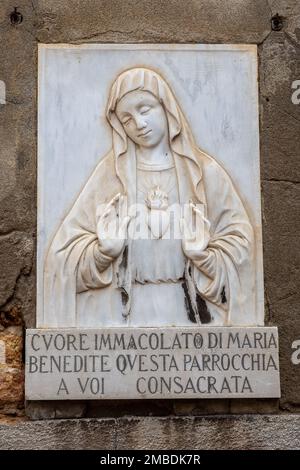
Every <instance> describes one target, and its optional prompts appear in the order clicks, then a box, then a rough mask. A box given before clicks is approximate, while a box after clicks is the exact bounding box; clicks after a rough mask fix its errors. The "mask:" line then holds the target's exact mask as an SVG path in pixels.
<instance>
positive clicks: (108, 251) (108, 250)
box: [97, 193, 131, 258]
mask: <svg viewBox="0 0 300 470" xmlns="http://www.w3.org/2000/svg"><path fill="white" fill-rule="evenodd" d="M124 212H125V197H124V196H122V195H121V194H120V193H119V194H117V195H116V196H115V197H113V198H112V200H111V201H110V202H109V203H108V204H107V206H106V207H105V209H104V212H103V213H102V214H100V215H99V216H97V236H98V240H99V248H100V251H101V253H103V254H104V255H107V256H110V257H111V258H117V257H118V256H119V255H120V254H121V252H122V250H123V248H124V245H125V240H126V239H127V229H128V224H129V222H130V220H131V217H130V216H128V215H125V216H124V215H123V214H124Z"/></svg>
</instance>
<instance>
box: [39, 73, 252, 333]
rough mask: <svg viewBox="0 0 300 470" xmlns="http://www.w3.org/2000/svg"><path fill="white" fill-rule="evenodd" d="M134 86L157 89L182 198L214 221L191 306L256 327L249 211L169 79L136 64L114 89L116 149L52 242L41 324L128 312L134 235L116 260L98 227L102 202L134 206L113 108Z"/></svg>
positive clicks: (190, 267) (116, 320)
mask: <svg viewBox="0 0 300 470" xmlns="http://www.w3.org/2000/svg"><path fill="white" fill-rule="evenodd" d="M135 90H143V91H147V92H150V93H152V94H153V95H154V96H155V97H156V98H157V99H158V100H159V102H160V103H161V105H162V106H163V108H164V110H165V113H166V118H167V122H168V131H169V143H170V147H171V150H172V153H173V158H174V163H175V170H176V173H177V181H178V194H179V202H180V203H181V204H188V203H189V202H190V201H191V200H192V201H193V202H195V203H201V204H202V208H203V210H204V216H205V217H206V218H207V219H208V220H209V221H210V243H209V246H208V248H207V250H206V251H205V252H204V253H203V254H202V257H200V258H199V260H198V261H197V262H195V263H194V262H191V261H189V260H187V265H186V280H187V295H188V296H189V304H190V305H191V308H192V309H193V310H194V311H195V313H197V311H198V313H199V308H200V307H199V306H201V301H203V299H204V300H205V302H206V303H207V305H208V306H209V309H210V311H211V312H212V313H213V314H214V315H216V317H218V312H221V313H220V315H221V316H220V318H221V317H222V318H223V320H222V322H221V323H220V324H244V325H246V324H252V325H254V324H256V316H255V302H256V299H255V289H254V284H255V282H254V279H255V268H254V264H253V256H254V243H253V231H252V227H251V224H250V222H249V219H248V216H247V213H246V211H245V208H244V206H243V204H242V202H241V200H240V198H239V196H238V195H237V193H236V191H235V189H234V187H233V185H232V182H231V180H230V178H229V177H228V175H227V174H226V172H225V171H224V170H223V168H222V167H221V166H220V165H219V164H218V163H217V162H216V161H215V160H214V159H213V158H212V157H210V156H209V155H207V154H205V153H204V152H203V151H201V150H200V149H199V148H198V147H197V146H196V144H195V141H194V138H193V135H192V133H191V130H190V128H189V125H188V123H187V121H186V119H185V117H184V115H183V113H182V111H181V109H180V107H179V105H178V103H177V101H176V99H175V97H174V95H173V93H172V91H171V89H170V87H169V86H168V85H167V83H166V82H165V81H164V80H163V79H162V77H161V76H160V75H159V74H158V73H156V72H154V71H152V70H150V69H146V68H133V69H130V70H127V71H125V72H123V73H122V74H121V75H119V76H118V77H117V79H116V80H115V82H114V83H113V85H112V87H111V91H110V96H109V99H108V104H107V110H106V116H107V119H108V121H109V123H110V125H111V127H112V150H111V151H110V152H109V153H108V155H107V156H106V157H104V158H103V159H102V160H101V161H100V163H99V164H98V165H97V167H96V168H95V170H94V172H93V174H92V175H91V177H90V178H89V180H88V181H87V183H86V185H85V186H84V188H83V190H82V192H81V193H80V195H79V196H78V198H77V200H76V201H75V203H74V205H73V207H72V208H71V210H70V212H69V214H68V215H67V216H66V218H65V219H64V221H63V222H62V224H61V226H60V227H59V229H58V231H57V232H56V235H55V236H54V238H53V241H52V243H51V245H50V247H49V250H48V254H47V258H46V261H45V270H44V306H43V315H41V316H40V317H43V321H42V322H41V323H42V324H41V325H38V326H86V325H87V324H89V323H88V322H87V321H85V320H81V319H84V318H86V317H88V316H89V315H90V313H89V312H91V310H93V311H94V312H96V313H94V315H95V318H96V319H95V322H94V323H92V322H91V323H90V325H91V326H99V325H101V324H102V322H101V315H102V312H108V314H109V315H110V320H109V321H110V323H107V324H108V325H111V326H115V325H120V326H121V325H122V324H123V323H122V321H123V322H124V318H126V317H127V316H128V315H129V314H130V292H131V288H132V284H133V281H134V280H133V279H132V273H131V264H130V260H131V248H132V247H131V245H132V243H131V240H128V241H127V246H126V248H125V249H124V250H123V253H122V254H121V255H120V257H119V259H118V260H116V261H115V262H111V261H112V260H109V259H107V257H105V256H103V255H101V253H99V243H98V238H97V229H96V226H97V214H98V215H99V207H100V206H105V204H107V203H108V202H109V201H110V200H111V199H112V197H114V196H115V195H116V194H117V193H119V192H121V193H123V194H125V195H126V196H127V202H128V205H134V204H135V203H136V154H135V144H134V143H133V142H132V141H131V140H130V139H129V138H128V137H127V135H126V133H125V131H124V128H123V125H122V124H121V122H120V121H119V119H118V117H117V115H116V112H115V111H116V106H117V103H118V102H119V101H120V100H121V98H122V97H123V96H125V95H126V94H127V93H130V92H131V91H135ZM108 289H109V292H110V293H109V294H107V292H108ZM116 296H117V297H118V298H122V301H121V302H120V303H119V304H118V303H114V302H113V301H112V298H113V297H114V298H115V297H116ZM96 298H99V302H98V303H97V302H96V300H95V299H96ZM202 303H203V302H202ZM116 305H119V307H113V306H116ZM120 310H121V311H120ZM103 314H104V313H103ZM122 314H123V315H122ZM161 314H162V315H163V312H161ZM196 318H198V320H199V318H200V317H199V315H196ZM174 320H175V321H176V319H174ZM97 321H98V323H97ZM200 322H201V319H200ZM175 324H176V323H175Z"/></svg>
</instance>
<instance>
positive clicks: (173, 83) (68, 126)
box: [27, 44, 278, 399]
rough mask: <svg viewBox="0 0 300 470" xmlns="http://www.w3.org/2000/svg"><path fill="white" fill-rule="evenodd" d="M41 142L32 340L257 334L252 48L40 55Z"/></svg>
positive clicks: (81, 50)
mask: <svg viewBox="0 0 300 470" xmlns="http://www.w3.org/2000/svg"><path fill="white" fill-rule="evenodd" d="M38 142H39V145H38V175H39V176H38V256H37V277H38V281H37V327H38V328H39V332H40V331H41V329H43V331H44V332H45V334H47V335H50V336H51V334H54V333H53V332H56V333H55V334H57V333H58V331H61V334H62V335H66V334H67V333H66V331H67V330H66V329H68V328H76V329H77V333H76V332H75V333H74V335H75V336H74V337H76V338H78V335H80V331H81V332H84V331H86V330H85V329H89V328H93V329H97V331H98V332H99V334H101V331H104V330H105V331H106V333H107V334H109V333H108V330H107V329H111V334H114V331H115V328H117V329H121V331H123V329H125V333H124V334H125V335H126V334H129V331H131V328H135V329H136V333H134V335H135V334H136V335H138V334H139V333H138V331H142V330H140V329H145V328H150V329H151V331H152V329H154V330H155V329H157V334H160V331H162V330H161V329H162V328H163V331H164V332H165V333H164V334H165V335H166V336H167V337H171V336H172V335H174V332H175V329H176V331H177V332H178V331H179V330H178V328H179V329H182V331H183V330H184V329H185V328H190V329H193V328H194V329H195V332H196V331H198V329H199V328H200V329H201V331H202V330H203V329H204V330H205V328H210V329H212V330H210V331H211V332H213V331H214V330H213V329H214V328H217V329H218V328H219V327H226V328H229V330H228V332H229V331H230V329H231V328H233V327H239V328H246V327H248V328H249V327H262V326H263V325H264V303H263V269H262V242H261V208H260V177H259V126H258V90H257V50H256V46H243V45H241V46H239V45H238V46H236V45H235V46H229V45H226V46H224V45H214V46H212V45H205V46H204V45H172V46H170V45H97V44H93V45H91V44H90V45H80V46H69V45H41V46H40V48H39V119H38ZM226 328H225V330H226ZM126 329H128V333H126ZM225 330H224V334H225ZM93 331H94V330H93ZM143 331H144V330H143ZM149 331H150V330H149ZM222 331H223V330H222ZM239 331H240V333H242V330H239ZM266 331H267V330H266ZM46 332H48V333H46ZM84 334H87V337H88V341H89V342H90V341H92V340H91V335H92V332H90V333H84ZM203 334H204V336H205V337H206V336H207V335H208V330H207V332H206V333H203ZM226 334H227V333H226ZM32 335H33V336H32ZM145 335H146V336H147V335H148V333H145ZM32 337H34V338H37V336H34V333H33V332H32V331H31V332H28V341H29V342H28V348H29V349H28V351H29V350H30V348H32V347H33V346H32V344H31V343H30V338H32ZM134 337H135V336H134ZM74 341H75V340H74ZM30 344H31V346H30ZM44 346H45V345H44ZM44 346H43V347H44ZM89 347H91V346H89ZM218 347H219V348H220V351H221V350H222V347H223V346H222V345H221V344H219V345H218ZM274 347H275V349H276V348H277V343H276V346H274ZM150 349H151V348H150ZM254 349H255V350H256V346H254ZM28 351H27V353H28ZM220 351H219V352H220ZM276 351H277V349H276ZM31 352H33V351H32V350H31ZM50 352H51V348H50V349H49V350H48V351H47V350H45V351H44V354H42V355H43V356H45V357H46V356H47V355H49V354H50ZM28 354H29V353H28ZM51 354H52V353H51ZM147 354H148V353H147ZM147 354H146V356H147ZM178 354H179V353H178ZM180 354H181V353H180ZM180 354H179V355H180ZM230 354H231V353H230ZM52 355H53V354H52ZM54 356H55V354H54ZM108 356H109V360H108V362H111V361H112V362H114V361H115V359H116V358H115V356H114V353H112V352H109V353H108ZM147 358H148V356H147ZM32 360H33V359H32ZM128 360H129V361H131V360H132V359H128ZM137 360H138V359H137ZM139 360H140V359H139ZM145 360H146V359H145ZM147 360H148V359H147ZM178 360H179V362H180V363H182V360H183V359H182V355H180V358H179V359H178ZM28 361H29V362H28ZM28 361H27V373H28V375H27V380H28V383H27V396H28V397H31V398H32V399H33V398H34V397H35V398H36V399H41V397H44V399H46V397H48V399H49V398H50V397H49V393H50V392H49V393H48V392H46V390H50V389H51V390H52V391H51V393H50V394H51V397H52V399H60V398H61V397H62V395H56V396H55V393H54V389H52V388H51V387H50V385H49V383H48V382H47V380H48V379H49V380H50V378H51V377H52V375H51V374H49V375H47V377H48V379H47V380H46V378H45V379H43V380H44V381H43V383H44V386H43V387H42V389H41V390H44V392H42V393H41V394H39V392H38V391H37V387H38V383H39V381H38V378H37V377H38V376H39V375H40V373H41V374H42V373H43V372H42V371H41V370H40V369H39V368H38V369H37V371H36V372H35V373H33V372H30V374H29V372H28V371H29V370H30V367H31V366H32V367H34V366H33V365H32V364H31V363H30V359H28ZM275 363H276V364H277V362H276V360H275ZM30 364H31V365H30ZM39 367H40V368H41V367H43V365H41V364H40V366H39ZM276 367H277V366H276ZM28 368H29V369H28ZM179 369H180V372H178V373H179V374H180V376H181V375H182V376H185V375H186V374H185V371H184V369H182V364H181V366H180V367H179ZM111 370H114V369H113V368H112V369H111ZM158 370H159V372H157V374H155V375H159V374H160V376H161V373H162V370H161V369H160V367H159V368H158ZM39 371H40V373H39ZM276 371H277V372H276ZM276 371H275V372H274V371H273V372H272V374H273V376H272V377H273V378H272V379H270V384H273V385H274V384H275V382H276V380H277V379H278V377H277V378H276V379H275V378H274V377H275V376H276V374H277V376H278V369H276ZM265 373H266V374H267V375H268V374H269V372H268V371H265ZM253 374H254V375H255V374H256V372H253ZM108 375H110V376H111V377H114V380H115V378H116V375H118V374H115V372H111V373H110V374H108ZM131 376H132V374H131ZM45 377H46V376H45ZM270 377H271V376H270ZM89 379H91V377H90V376H89ZM273 379H274V380H273ZM35 380H36V381H35ZM74 380H75V376H74ZM110 380H111V379H110ZM110 380H108V381H106V384H107V385H106V387H108V388H106V392H105V396H106V397H107V398H109V397H120V398H137V395H136V390H135V392H134V391H133V390H134V388H132V387H131V386H129V384H128V380H131V379H130V378H129V376H128V377H127V379H126V380H125V379H124V380H123V382H124V384H123V385H124V387H125V388H124V389H123V392H121V391H120V390H119V389H118V390H113V388H114V387H113V386H112V384H113V382H111V388H110V385H108V384H109V383H110ZM193 380H194V379H193ZM258 380H259V381H261V379H258ZM126 381H127V382H126ZM264 383H265V385H263V384H264ZM276 383H277V382H276ZM273 385H270V386H268V385H267V380H266V381H265V380H264V379H263V380H262V381H261V385H260V386H254V388H253V392H251V393H254V396H271V395H272V393H274V394H275V395H274V396H278V386H277V385H278V383H277V385H276V386H275V385H274V386H273ZM30 387H33V388H32V390H31V388H30ZM54 388H55V387H54ZM70 389H71V394H70V396H68V398H74V399H75V398H76V399H78V398H79V395H78V393H79V392H78V390H77V389H76V386H75V385H74V383H73V382H72V385H71V387H70ZM33 390H34V392H33ZM76 390H77V391H76ZM124 390H125V392H124ZM77 392H78V393H77ZM244 392H245V393H244ZM174 393H175V394H176V393H177V392H174ZM199 393H200V392H199ZM79 394H80V393H79ZM244 394H246V395H247V393H246V391H245V390H243V391H241V389H239V392H237V391H236V392H235V395H236V396H244ZM150 395H151V393H150ZM150 395H149V396H148V394H147V393H144V394H143V397H144V398H149V397H150ZM179 395H180V394H179ZM181 395H182V396H183V397H184V398H186V397H187V396H186V395H184V394H181ZM204 395H205V394H204ZM204 395H201V393H200V395H199V396H204ZM213 395H214V393H213ZM216 395H218V394H217V393H216ZM221 395H222V393H221ZM223 395H224V394H223ZM225 395H226V394H225ZM162 396H164V393H163V394H162ZM162 396H161V397H162ZM166 396H167V397H170V398H171V397H174V396H175V395H174V394H172V393H171V394H170V393H166ZM188 396H190V395H189V394H188ZM191 396H192V395H191ZM205 396H206V395H205ZM226 396H227V395H226ZM247 396H248V395H247ZM252 396H253V395H252ZM37 397H39V398H37ZM86 397H87V398H91V397H92V396H86ZM64 398H65V397H64ZM100 398H101V397H100ZM102 398H103V397H102Z"/></svg>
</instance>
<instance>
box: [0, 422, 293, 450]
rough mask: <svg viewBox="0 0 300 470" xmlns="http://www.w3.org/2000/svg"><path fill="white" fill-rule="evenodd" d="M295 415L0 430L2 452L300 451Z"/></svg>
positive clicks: (32, 425)
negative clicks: (55, 450) (21, 450)
mask: <svg viewBox="0 0 300 470" xmlns="http://www.w3.org/2000/svg"><path fill="white" fill-rule="evenodd" d="M299 426H300V416H299V415H289V416H287V415H282V416H266V415H261V416H259V415H257V416H227V417H226V416H222V417H210V418H208V417H206V418H200V417H197V418H196V417H194V418H170V417H167V418H119V419H83V420H51V421H32V422H29V421H28V422H24V423H18V422H16V423H15V424H14V425H6V424H4V425H0V449H13V450H16V449H36V450H37V449H74V450H75V449H76V450H79V449H91V450H92V449H94V450H96V449H98V450H99V449H107V450H110V449H115V450H122V449H133V450H134V449H149V450H155V449H195V450H196V449H211V450H216V449H224V450H226V449H228V450H232V449H244V450H247V449H253V450H254V449H255V450H256V449H268V450H272V449H300V439H299Z"/></svg>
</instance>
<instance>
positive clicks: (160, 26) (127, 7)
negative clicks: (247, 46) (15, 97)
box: [36, 0, 270, 43]
mask: <svg viewBox="0 0 300 470" xmlns="http://www.w3.org/2000/svg"><path fill="white" fill-rule="evenodd" d="M182 5H183V4H182V2H181V1H180V0H152V1H151V2H149V1H147V0H127V1H126V2H122V1H119V0H101V1H97V0H93V1H88V2H81V1H80V0H76V1H74V0H73V1H72V0H67V1H59V2H58V1H55V0H51V1H48V0H41V1H39V2H38V3H37V6H38V7H37V15H38V18H39V23H38V26H37V32H36V34H37V36H38V38H39V41H40V42H78V41H84V42H89V41H91V42H97V41H99V42H135V41H136V42H214V43H222V42H233V43H241V42H246V43H259V42H261V41H262V40H263V39H264V38H265V36H266V35H267V33H268V30H269V15H270V10H269V7H268V5H267V1H265V0H263V1H260V0H256V1H251V0H244V1H243V2H240V1H239V0H230V2H227V4H226V7H225V6H224V3H223V2H222V0H211V1H210V2H207V1H205V0H197V1H193V0H188V1H185V2H184V8H183V6H182ZM64 13H65V14H64Z"/></svg>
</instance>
